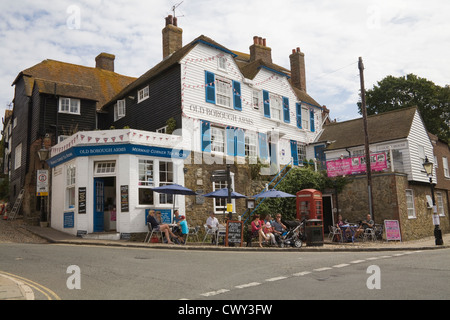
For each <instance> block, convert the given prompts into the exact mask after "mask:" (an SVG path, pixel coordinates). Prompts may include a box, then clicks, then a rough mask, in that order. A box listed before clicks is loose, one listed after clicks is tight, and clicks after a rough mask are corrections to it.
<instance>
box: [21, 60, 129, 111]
mask: <svg viewBox="0 0 450 320" xmlns="http://www.w3.org/2000/svg"><path fill="white" fill-rule="evenodd" d="M22 76H23V78H24V82H25V92H26V95H27V96H31V94H32V92H33V88H34V84H35V83H36V84H37V85H38V89H39V91H40V92H42V93H48V94H55V93H56V94H58V95H64V96H68V97H74V98H81V99H89V100H94V101H98V104H97V105H98V107H101V106H102V105H104V104H105V103H106V102H108V101H109V100H110V99H111V98H112V97H113V96H114V95H115V94H116V93H117V92H118V91H120V90H122V89H123V88H124V87H126V86H127V85H129V84H130V83H132V82H133V81H135V80H136V78H133V77H128V76H123V75H120V74H118V73H115V72H112V71H107V70H104V69H100V68H91V67H85V66H80V65H76V64H70V63H66V62H60V61H56V60H49V59H48V60H44V61H42V62H41V63H38V64H36V65H35V66H33V67H31V68H28V69H25V70H23V71H22V72H20V73H19V75H18V76H17V77H16V79H15V80H14V82H13V85H15V84H16V83H17V81H18V80H19V78H20V77H22ZM55 90H56V91H55Z"/></svg>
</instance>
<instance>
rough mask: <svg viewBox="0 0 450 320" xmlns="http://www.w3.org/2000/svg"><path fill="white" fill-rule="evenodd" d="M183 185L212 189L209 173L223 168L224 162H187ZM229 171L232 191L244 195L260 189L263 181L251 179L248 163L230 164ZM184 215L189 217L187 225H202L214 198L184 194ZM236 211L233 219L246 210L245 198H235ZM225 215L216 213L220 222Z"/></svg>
mask: <svg viewBox="0 0 450 320" xmlns="http://www.w3.org/2000/svg"><path fill="white" fill-rule="evenodd" d="M185 168H186V173H185V186H186V187H187V188H189V189H191V190H194V191H196V192H198V193H202V194H206V193H209V192H212V191H213V183H212V182H211V174H212V172H213V171H214V170H225V169H226V165H225V164H220V165H218V164H212V165H207V164H188V165H186V166H185ZM230 171H231V172H233V173H234V186H235V189H234V191H236V192H238V193H241V194H243V195H246V196H251V195H254V194H257V193H259V192H261V191H262V189H263V188H264V186H265V181H259V180H253V179H252V177H251V168H250V166H249V165H248V164H236V163H234V164H232V165H231V168H230ZM185 199H186V215H187V216H188V217H189V218H188V219H189V225H191V226H196V225H200V226H203V225H204V224H205V223H206V219H207V218H208V217H209V215H210V212H211V211H213V209H214V203H213V201H214V199H213V198H205V197H201V196H186V197H185ZM235 203H236V208H235V211H236V213H235V214H233V219H236V220H237V219H238V215H239V216H240V215H242V214H243V213H244V212H245V211H246V200H245V199H236V202H235ZM226 216H227V215H225V216H223V215H220V214H216V217H217V218H218V219H219V221H220V222H223V221H224V218H226Z"/></svg>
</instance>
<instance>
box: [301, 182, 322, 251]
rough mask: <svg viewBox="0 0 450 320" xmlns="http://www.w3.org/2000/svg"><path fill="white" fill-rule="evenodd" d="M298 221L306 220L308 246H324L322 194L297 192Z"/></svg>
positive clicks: (314, 191)
mask: <svg viewBox="0 0 450 320" xmlns="http://www.w3.org/2000/svg"><path fill="white" fill-rule="evenodd" d="M296 196H297V219H299V220H303V219H306V223H305V233H306V244H307V245H308V246H322V245H323V206H322V192H320V191H318V190H314V189H304V190H301V191H299V192H297V195H296Z"/></svg>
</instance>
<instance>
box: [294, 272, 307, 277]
mask: <svg viewBox="0 0 450 320" xmlns="http://www.w3.org/2000/svg"><path fill="white" fill-rule="evenodd" d="M310 273H311V271H303V272H298V273H294V274H293V276H294V277H299V276H304V275H307V274H310Z"/></svg>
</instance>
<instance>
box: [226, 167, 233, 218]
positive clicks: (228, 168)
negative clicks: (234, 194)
mask: <svg viewBox="0 0 450 320" xmlns="http://www.w3.org/2000/svg"><path fill="white" fill-rule="evenodd" d="M230 167H231V166H230V165H229V164H227V187H228V197H227V204H228V203H230V204H231V172H230V169H231V168H230ZM232 217H233V211H231V212H228V220H233V219H232Z"/></svg>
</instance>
